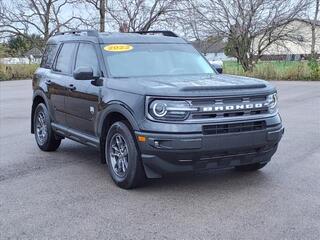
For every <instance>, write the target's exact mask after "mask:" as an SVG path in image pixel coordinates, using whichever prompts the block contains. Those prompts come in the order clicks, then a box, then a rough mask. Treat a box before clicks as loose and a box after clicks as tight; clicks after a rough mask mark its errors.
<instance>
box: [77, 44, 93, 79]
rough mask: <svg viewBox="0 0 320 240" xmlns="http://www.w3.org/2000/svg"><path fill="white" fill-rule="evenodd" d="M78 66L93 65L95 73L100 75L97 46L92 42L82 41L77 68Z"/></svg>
mask: <svg viewBox="0 0 320 240" xmlns="http://www.w3.org/2000/svg"><path fill="white" fill-rule="evenodd" d="M78 67H92V69H93V73H94V74H95V75H98V73H99V62H98V57H97V54H96V51H95V48H94V46H93V45H92V44H89V43H80V45H79V49H78V54H77V59H76V65H75V68H78Z"/></svg>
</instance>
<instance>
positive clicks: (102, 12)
mask: <svg viewBox="0 0 320 240" xmlns="http://www.w3.org/2000/svg"><path fill="white" fill-rule="evenodd" d="M82 2H84V3H87V4H89V5H90V6H93V8H94V9H95V10H96V11H98V13H99V31H100V32H104V31H105V29H106V13H107V12H106V10H107V4H108V0H82ZM93 22H94V21H93ZM86 25H91V26H92V25H93V24H90V20H86Z"/></svg>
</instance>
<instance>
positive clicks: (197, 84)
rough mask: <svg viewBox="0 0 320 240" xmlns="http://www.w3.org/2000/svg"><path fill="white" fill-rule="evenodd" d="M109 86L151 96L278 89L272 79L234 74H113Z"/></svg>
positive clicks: (257, 91) (221, 93) (254, 92)
mask: <svg viewBox="0 0 320 240" xmlns="http://www.w3.org/2000/svg"><path fill="white" fill-rule="evenodd" d="M107 86H108V87H109V88H113V89H116V90H121V91H126V92H131V93H136V94H140V95H150V96H219V95H229V94H230V95H238V94H241V95H242V94H250V95H251V94H259V93H266V92H274V91H275V88H274V87H273V86H271V85H270V84H269V83H268V82H266V81H263V80H259V79H255V78H248V77H240V76H234V75H225V74H217V75H211V76H209V75H206V76H200V77H199V76H187V77H186V76H174V77H167V76H165V77H152V78H151V77H141V78H112V79H108V80H107Z"/></svg>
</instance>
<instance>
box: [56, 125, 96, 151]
mask: <svg viewBox="0 0 320 240" xmlns="http://www.w3.org/2000/svg"><path fill="white" fill-rule="evenodd" d="M51 126H52V129H53V130H54V131H55V132H56V133H58V134H59V135H62V136H64V137H66V138H69V139H71V140H74V141H77V142H79V143H82V144H85V145H89V146H92V147H95V148H99V147H100V141H99V138H98V137H94V136H89V135H88V134H84V133H81V132H79V131H77V130H74V129H71V128H68V127H65V126H62V125H60V124H57V123H51Z"/></svg>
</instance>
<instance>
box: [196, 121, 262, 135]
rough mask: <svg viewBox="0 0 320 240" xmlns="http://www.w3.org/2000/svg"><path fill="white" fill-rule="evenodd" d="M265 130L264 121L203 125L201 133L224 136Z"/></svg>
mask: <svg viewBox="0 0 320 240" xmlns="http://www.w3.org/2000/svg"><path fill="white" fill-rule="evenodd" d="M265 128H266V123H265V121H255V122H245V123H229V124H215V125H205V126H203V127H202V132H203V134H205V135H213V134H226V133H237V132H250V131H257V130H263V129H265Z"/></svg>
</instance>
